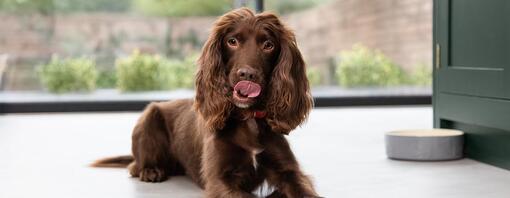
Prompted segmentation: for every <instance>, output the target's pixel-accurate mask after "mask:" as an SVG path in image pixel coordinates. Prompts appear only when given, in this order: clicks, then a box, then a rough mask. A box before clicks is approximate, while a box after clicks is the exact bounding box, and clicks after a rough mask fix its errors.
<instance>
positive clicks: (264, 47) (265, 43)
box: [262, 41, 274, 51]
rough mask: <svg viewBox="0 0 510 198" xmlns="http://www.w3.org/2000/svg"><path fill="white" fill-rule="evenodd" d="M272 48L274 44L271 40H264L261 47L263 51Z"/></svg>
mask: <svg viewBox="0 0 510 198" xmlns="http://www.w3.org/2000/svg"><path fill="white" fill-rule="evenodd" d="M273 48H274V44H273V42H271V41H266V42H264V45H263V47H262V49H264V50H265V51H271V50H273Z"/></svg>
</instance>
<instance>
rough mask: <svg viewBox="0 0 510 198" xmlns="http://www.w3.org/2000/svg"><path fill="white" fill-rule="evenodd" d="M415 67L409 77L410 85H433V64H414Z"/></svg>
mask: <svg viewBox="0 0 510 198" xmlns="http://www.w3.org/2000/svg"><path fill="white" fill-rule="evenodd" d="M413 68H414V70H413V72H412V73H411V75H409V77H408V79H409V84H410V85H417V86H429V85H432V66H430V65H426V64H423V63H421V64H417V65H415V66H413Z"/></svg>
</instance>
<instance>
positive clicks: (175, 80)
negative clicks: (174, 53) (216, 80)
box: [164, 55, 197, 89]
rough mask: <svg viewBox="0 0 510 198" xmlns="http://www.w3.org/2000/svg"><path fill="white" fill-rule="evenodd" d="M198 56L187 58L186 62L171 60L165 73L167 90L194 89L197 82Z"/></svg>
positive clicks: (166, 66)
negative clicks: (196, 63)
mask: <svg viewBox="0 0 510 198" xmlns="http://www.w3.org/2000/svg"><path fill="white" fill-rule="evenodd" d="M196 58H197V56H196V55H192V56H189V57H186V58H185V59H184V60H178V59H173V60H169V61H168V62H167V63H166V65H165V69H166V70H167V72H165V73H166V74H167V75H166V76H165V80H164V82H165V85H166V87H165V88H168V89H176V88H193V85H194V82H195V78H194V77H195V70H196V67H195V60H196Z"/></svg>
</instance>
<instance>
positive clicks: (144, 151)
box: [128, 103, 171, 182]
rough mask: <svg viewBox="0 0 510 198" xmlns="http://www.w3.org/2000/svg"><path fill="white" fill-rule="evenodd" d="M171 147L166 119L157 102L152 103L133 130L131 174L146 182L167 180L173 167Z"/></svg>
mask: <svg viewBox="0 0 510 198" xmlns="http://www.w3.org/2000/svg"><path fill="white" fill-rule="evenodd" d="M169 148H170V147H169V139H168V133H167V131H166V127H165V121H164V119H163V116H162V115H161V112H160V111H159V109H158V107H157V103H151V104H149V105H148V106H147V108H146V109H145V110H144V112H143V114H142V116H141V118H140V119H139V120H138V123H137V124H136V126H135V129H134V131H133V136H132V152H133V156H134V158H135V161H134V162H132V163H131V164H130V165H129V167H128V168H129V172H130V174H131V175H132V176H134V177H139V178H140V180H142V181H145V182H161V181H164V180H166V179H167V176H168V175H169V171H170V170H169V169H170V168H171V167H170V165H171V156H170V154H169Z"/></svg>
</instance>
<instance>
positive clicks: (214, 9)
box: [133, 0, 232, 16]
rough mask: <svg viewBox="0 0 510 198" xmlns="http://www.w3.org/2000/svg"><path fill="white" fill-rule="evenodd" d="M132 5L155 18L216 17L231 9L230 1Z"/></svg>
mask: <svg viewBox="0 0 510 198" xmlns="http://www.w3.org/2000/svg"><path fill="white" fill-rule="evenodd" d="M133 5H134V6H133V7H134V8H135V9H136V10H138V11H140V12H142V13H144V14H147V15H156V16H217V15H221V14H223V13H225V12H228V11H229V10H230V9H232V1H231V0H187V1H183V0H134V1H133Z"/></svg>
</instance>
